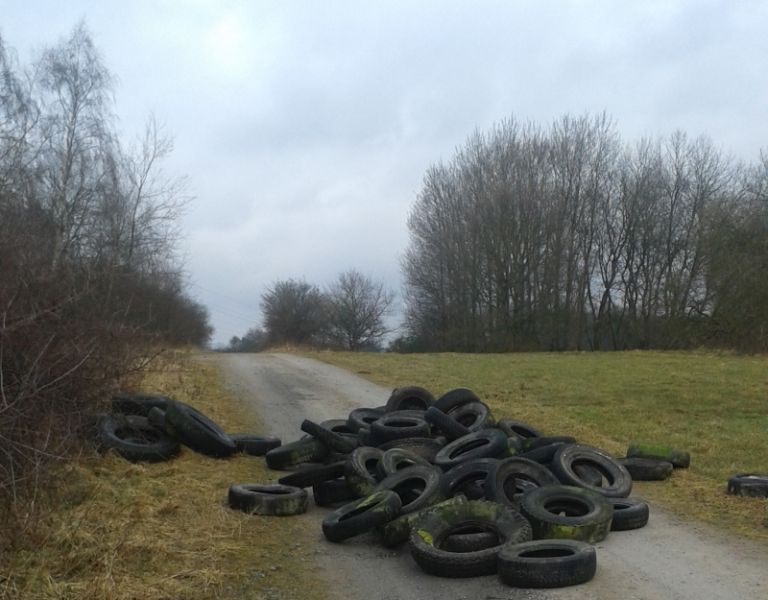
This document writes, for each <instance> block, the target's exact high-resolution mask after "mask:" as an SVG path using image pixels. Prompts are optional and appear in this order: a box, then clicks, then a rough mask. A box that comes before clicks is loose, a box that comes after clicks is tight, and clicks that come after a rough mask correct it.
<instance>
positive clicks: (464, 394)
mask: <svg viewBox="0 0 768 600" xmlns="http://www.w3.org/2000/svg"><path fill="white" fill-rule="evenodd" d="M469 402H480V398H478V397H477V394H475V392H473V391H472V390H470V389H467V388H455V389H452V390H448V391H447V392H445V394H443V395H442V396H440V397H439V398H438V399H437V400H435V403H434V404H433V405H432V406H434V407H435V408H436V409H438V410H441V411H443V412H444V413H445V414H448V413H449V412H451V411H452V410H454V409H456V408H458V407H460V406H462V405H463V404H468V403H469Z"/></svg>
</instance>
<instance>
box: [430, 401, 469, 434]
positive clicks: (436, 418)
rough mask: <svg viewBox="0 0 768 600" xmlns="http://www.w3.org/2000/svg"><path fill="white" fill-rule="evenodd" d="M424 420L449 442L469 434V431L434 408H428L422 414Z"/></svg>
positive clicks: (449, 416)
mask: <svg viewBox="0 0 768 600" xmlns="http://www.w3.org/2000/svg"><path fill="white" fill-rule="evenodd" d="M424 420H425V421H427V422H428V423H429V424H430V425H432V426H433V427H435V428H436V429H437V430H438V431H440V432H441V433H442V434H443V435H445V437H446V438H448V439H449V440H451V441H452V440H455V439H457V438H460V437H462V436H464V435H467V434H468V433H470V431H469V429H467V428H466V427H465V426H464V425H462V424H461V423H459V422H458V421H457V420H456V419H454V418H453V417H452V416H451V415H447V414H445V413H444V412H443V411H442V410H440V409H439V408H436V407H434V406H430V407H429V408H428V409H427V411H426V412H425V413H424Z"/></svg>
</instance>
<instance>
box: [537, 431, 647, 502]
mask: <svg viewBox="0 0 768 600" xmlns="http://www.w3.org/2000/svg"><path fill="white" fill-rule="evenodd" d="M577 464H582V465H588V466H590V467H592V468H594V469H597V470H598V472H600V473H601V474H602V476H603V477H602V479H603V481H602V485H591V484H590V483H589V482H588V481H585V480H584V479H583V478H582V477H580V476H579V474H578V473H577V472H576V471H575V469H574V466H575V465H577ZM551 470H552V472H553V473H554V474H555V477H557V478H558V479H559V480H560V481H561V482H562V483H563V484H564V485H575V486H577V487H583V488H584V489H587V490H591V491H593V492H597V493H598V494H602V495H603V496H606V497H607V498H626V497H627V496H629V494H630V492H631V491H632V476H631V475H630V474H629V471H627V469H626V468H625V467H624V466H623V465H621V464H620V463H619V462H617V461H616V459H615V458H613V457H612V456H610V455H609V454H607V453H606V452H603V451H602V450H600V449H598V448H593V447H591V446H583V445H581V444H566V445H564V446H561V447H560V449H559V450H558V451H557V452H555V455H554V457H552V466H551Z"/></svg>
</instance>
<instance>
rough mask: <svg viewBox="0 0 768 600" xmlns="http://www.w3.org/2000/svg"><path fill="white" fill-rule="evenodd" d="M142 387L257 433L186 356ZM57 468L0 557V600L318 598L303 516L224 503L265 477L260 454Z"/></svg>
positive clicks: (169, 362)
mask: <svg viewBox="0 0 768 600" xmlns="http://www.w3.org/2000/svg"><path fill="white" fill-rule="evenodd" d="M142 389H144V390H147V391H156V392H160V393H164V394H167V395H170V396H173V397H175V398H177V399H179V400H183V401H186V402H189V403H190V404H192V405H193V406H195V407H196V408H198V409H200V410H202V411H203V412H205V413H206V414H208V415H209V416H211V417H212V418H213V419H214V420H215V421H217V422H219V423H220V424H221V425H222V426H223V427H224V428H225V429H226V430H228V431H259V428H258V423H256V422H255V421H254V417H253V415H251V414H247V413H245V412H244V411H243V409H242V407H241V406H238V405H237V404H236V403H235V402H234V401H233V400H232V399H231V398H229V397H228V396H227V395H226V394H225V393H224V392H223V390H222V386H221V382H220V381H219V378H218V375H217V373H216V371H215V369H214V367H213V366H211V365H207V364H205V363H204V362H201V361H197V360H192V359H191V358H190V357H188V356H183V355H181V354H177V355H175V356H173V357H172V358H170V359H168V358H166V359H163V360H160V361H159V362H158V363H157V364H156V366H155V368H154V369H153V370H152V371H150V372H148V373H147V374H146V377H145V379H144V381H143V382H142ZM62 471H63V472H62V473H61V475H62V477H61V481H62V482H63V486H62V488H61V489H60V490H59V493H58V494H56V506H55V508H54V509H52V510H51V512H50V513H49V514H48V516H47V517H46V518H45V520H44V522H43V523H42V524H41V526H40V527H39V531H38V532H37V536H36V539H34V540H30V542H29V544H28V547H27V548H25V549H22V550H19V551H17V552H14V553H13V554H12V555H8V556H4V557H2V563H0V598H9V599H10V598H14V599H17V598H23V599H41V600H43V599H44V600H48V599H51V600H52V599H54V598H55V599H57V600H62V599H69V598H71V599H73V600H74V599H77V600H89V599H93V600H96V599H99V600H123V599H125V600H128V599H131V600H144V599H146V600H149V599H158V600H159V599H174V600H177V599H185V600H187V599H188V600H196V599H200V600H202V599H210V598H224V599H226V598H232V599H235V598H237V599H248V598H253V599H255V598H259V599H264V598H272V599H281V600H285V599H293V598H297V599H298V598H306V597H307V593H308V592H307V590H311V595H312V597H313V598H319V599H322V598H325V594H324V585H323V583H322V581H321V580H320V577H319V574H318V573H317V572H316V571H315V567H314V561H313V560H312V558H313V555H314V553H315V544H314V542H315V537H316V536H315V535H314V532H315V531H316V529H317V528H316V527H315V526H314V525H313V526H308V515H301V516H297V517H285V518H278V517H271V518H270V517H259V516H251V515H245V514H243V513H241V512H238V511H233V510H230V509H229V508H227V507H226V506H225V504H224V499H225V496H226V492H227V488H228V487H229V485H230V484H232V483H235V482H257V481H272V480H273V479H274V475H275V474H274V472H270V471H269V470H268V469H267V468H266V466H265V465H264V461H263V459H261V458H255V457H246V456H236V457H232V458H230V459H226V460H217V459H212V458H207V457H205V456H202V455H199V454H195V453H193V452H192V451H191V450H188V449H184V450H183V451H182V454H181V455H180V456H179V457H178V458H176V459H174V460H172V461H170V462H167V463H159V464H148V465H143V464H130V463H128V462H126V461H124V460H123V459H121V458H119V457H117V456H112V455H106V456H97V455H92V456H86V457H83V460H81V461H80V462H78V463H76V464H69V465H67V466H65V467H63V469H62Z"/></svg>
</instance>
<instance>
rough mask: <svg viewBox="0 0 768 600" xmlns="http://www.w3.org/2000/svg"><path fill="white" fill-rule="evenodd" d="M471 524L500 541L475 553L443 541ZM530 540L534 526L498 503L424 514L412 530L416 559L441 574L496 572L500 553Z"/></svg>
mask: <svg viewBox="0 0 768 600" xmlns="http://www.w3.org/2000/svg"><path fill="white" fill-rule="evenodd" d="M468 525H472V526H475V527H479V528H482V529H483V530H485V531H487V532H490V533H493V534H495V535H496V537H497V539H498V544H496V545H495V546H492V547H490V548H483V549H480V550H476V551H473V552H451V551H449V550H446V549H445V548H444V542H445V540H446V538H447V537H448V536H450V534H451V532H454V531H457V530H460V529H462V528H465V527H466V526H468ZM530 539H531V526H530V525H529V523H528V521H527V520H526V519H525V518H524V517H523V516H522V515H521V514H520V513H519V512H517V511H515V510H513V509H511V508H509V507H508V506H502V505H500V504H496V503H495V502H485V501H470V502H467V503H465V504H458V505H453V506H448V507H445V508H442V509H441V510H437V511H435V512H432V513H429V514H427V515H425V516H424V517H423V518H422V519H420V520H419V521H418V522H417V524H416V525H415V526H414V528H413V530H412V531H411V536H410V549H411V555H412V556H413V559H414V560H415V561H416V564H418V565H419V567H421V568H422V569H423V570H424V571H425V572H427V573H429V574H431V575H437V576H439V577H474V576H477V575H490V574H492V573H495V572H496V563H497V557H498V554H499V552H500V551H501V550H502V549H503V548H504V547H505V546H508V545H513V544H520V543H522V542H525V541H528V540H530Z"/></svg>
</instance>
